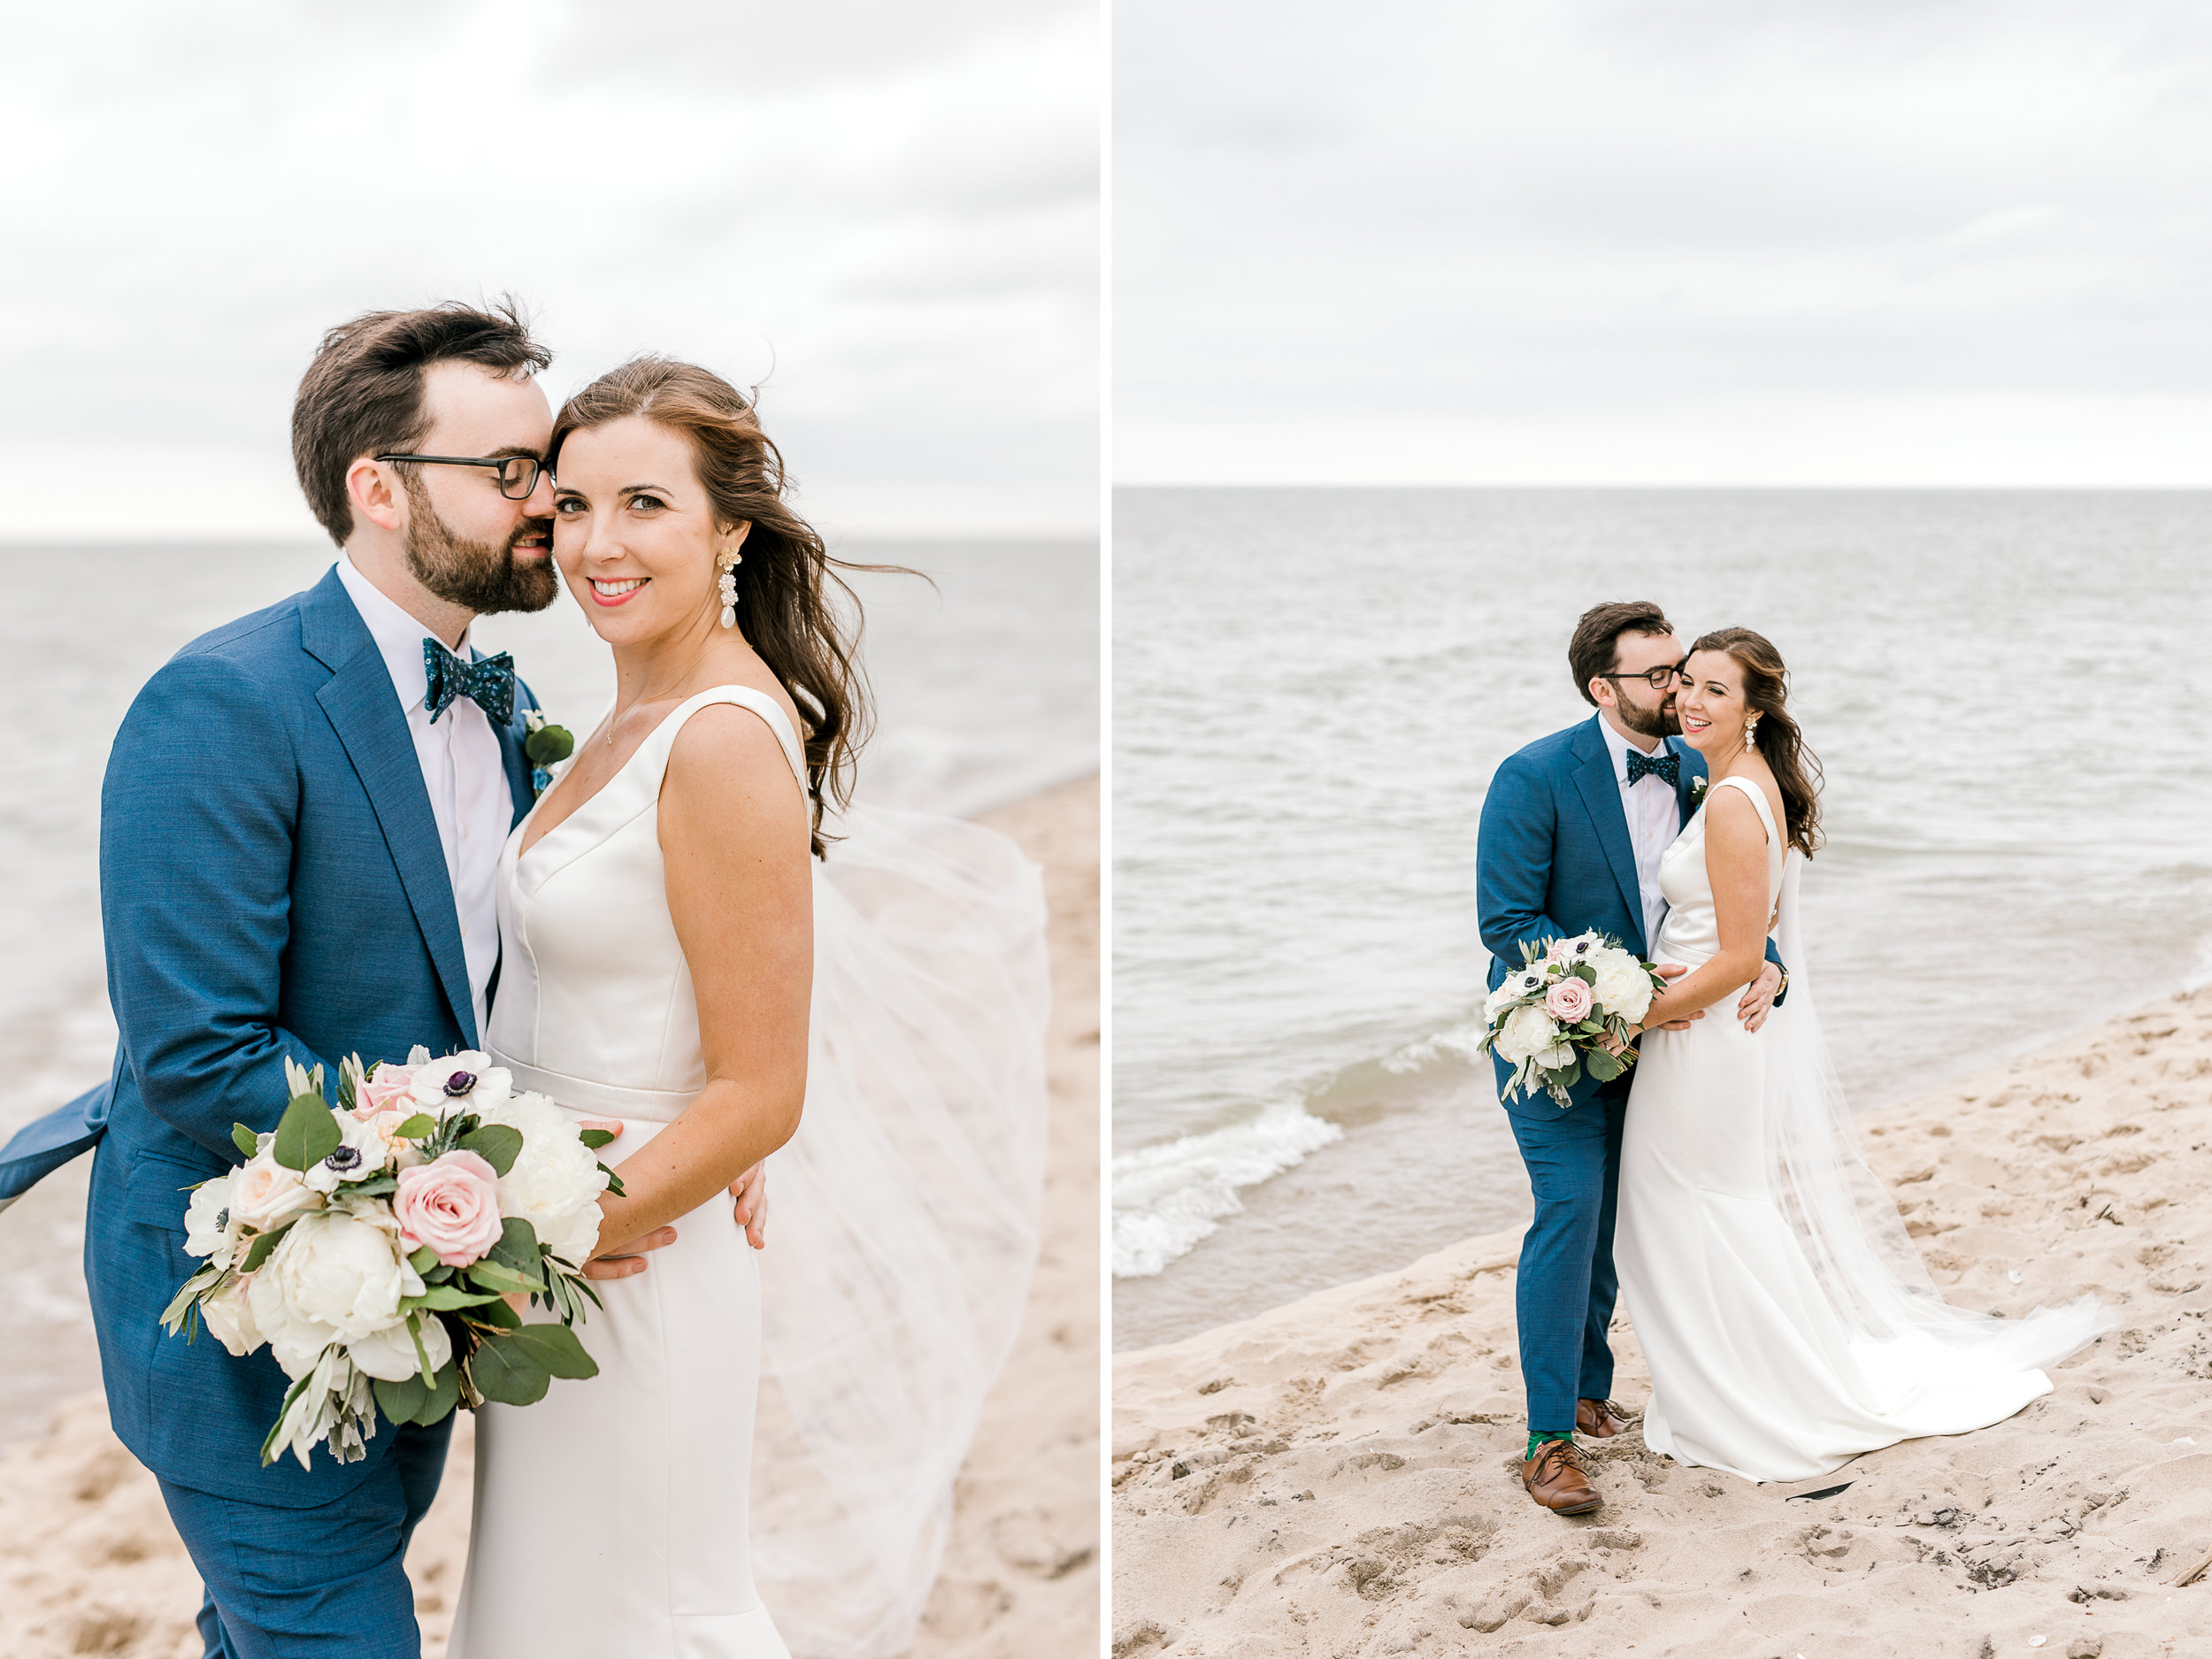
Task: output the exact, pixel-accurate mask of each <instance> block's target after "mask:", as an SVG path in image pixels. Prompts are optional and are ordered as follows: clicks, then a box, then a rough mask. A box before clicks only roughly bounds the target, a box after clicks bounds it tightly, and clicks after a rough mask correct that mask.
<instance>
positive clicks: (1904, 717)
mask: <svg viewBox="0 0 2212 1659" xmlns="http://www.w3.org/2000/svg"><path fill="white" fill-rule="evenodd" d="M2208 543H2212V495H2203V494H2194V493H2170V494H2093V493H2081V494H2076V493H2060V492H2049V493H2029V492H2007V493H1973V492H1945V493H1933V492H1910V493H1908V492H1897V493H1889V492H1876V491H1855V492H1815V491H1694V490H1680V491H1632V490H1617V491H1601V490H1581V491H1511V490H1314V491H1284V490H1156V489H1137V490H1125V491H1122V492H1120V494H1119V495H1118V501H1117V506H1116V524H1115V547H1114V556H1113V557H1114V564H1113V634H1114V639H1113V656H1112V672H1113V676H1114V687H1115V690H1114V723H1115V730H1114V736H1113V749H1114V757H1113V772H1112V787H1113V795H1112V816H1113V825H1114V836H1113V859H1114V865H1113V911H1114V915H1113V929H1114V931H1113V939H1114V964H1113V967H1114V979H1113V985H1114V1023H1113V1035H1114V1043H1113V1064H1114V1075H1113V1102H1114V1110H1113V1123H1114V1151H1115V1157H1114V1162H1113V1177H1112V1180H1113V1216H1114V1246H1113V1260H1114V1268H1115V1272H1116V1274H1117V1277H1118V1283H1117V1285H1116V1287H1115V1298H1114V1308H1115V1313H1114V1319H1115V1325H1114V1340H1115V1345H1116V1347H1117V1348H1131V1347H1141V1346H1144V1345H1146V1344H1149V1343H1153V1342H1157V1341H1164V1340H1172V1339H1173V1338H1175V1337H1177V1336H1180V1335H1184V1334H1187V1333H1191V1332H1194V1331H1197V1330H1202V1329H1204V1328H1206V1327H1208V1326H1210V1325H1216V1324H1218V1323H1221V1322H1222V1321H1224V1320H1226V1319H1232V1318H1237V1317H1243V1316H1246V1315H1248V1314H1252V1313H1256V1312H1258V1311H1260V1310H1263V1309H1265V1308H1268V1307H1271V1306H1274V1305H1276V1304H1278V1303H1280V1302H1284V1301H1286V1300H1288V1299H1289V1298H1291V1297H1294V1296H1296V1295H1299V1294H1304V1293H1305V1292H1307V1291H1309V1290H1312V1289H1317V1288H1319V1287H1321V1286H1326V1285H1331V1284H1337V1283H1341V1282H1343V1281H1345V1280H1348V1279H1356V1278H1360V1277H1363V1276H1364V1275H1366V1274H1369V1273H1373V1272H1378V1271H1385V1270H1386V1269H1390V1268H1394V1267H1396V1266H1399V1265H1401V1264H1402V1263H1405V1262H1407V1261H1409V1260H1410V1259H1412V1258H1413V1257H1414V1256H1418V1255H1420V1254H1422V1253H1423V1252H1425V1251H1427V1250H1431V1249H1434V1248H1439V1247H1440V1246H1441V1245H1444V1244H1446V1243H1448V1242H1450V1241H1451V1240H1455V1239H1457V1238H1461V1237H1463V1236H1465V1235H1467V1234H1469V1233H1479V1232H1483V1231H1486V1230H1489V1229H1492V1228H1495V1227H1498V1226H1502V1225H1508V1224H1509V1221H1510V1220H1511V1219H1512V1218H1513V1217H1515V1216H1517V1214H1519V1213H1520V1212H1521V1207H1522V1206H1523V1205H1524V1204H1525V1193H1526V1179H1525V1175H1524V1173H1523V1171H1522V1168H1521V1164H1520V1161H1519V1158H1518V1156H1517V1153H1516V1150H1515V1148H1514V1146H1513V1143H1512V1140H1511V1137H1510V1135H1509V1132H1508V1131H1507V1129H1506V1126H1505V1124H1504V1119H1503V1115H1502V1112H1501V1111H1500V1110H1499V1108H1498V1106H1497V1104H1496V1095H1495V1092H1494V1087H1493V1085H1492V1080H1491V1072H1490V1068H1489V1064H1488V1063H1487V1061H1483V1060H1478V1061H1476V1062H1474V1063H1470V1061H1469V1059H1468V1058H1467V1045H1468V1042H1469V1041H1470V1039H1471V1035H1472V1034H1474V1033H1471V1031H1470V1022H1471V1018H1472V1017H1473V1015H1474V1013H1475V1010H1476V1009H1477V1006H1478V1004H1479V1000H1480V996H1481V990H1482V985H1483V975H1484V973H1485V971H1486V965H1487V957H1486V955H1485V953H1484V951H1483V949H1482V947H1481V944H1480V941H1479V939H1478V937H1477V932H1476V923H1475V903H1474V866H1475V840H1476V826H1477V820H1478V818H1479V815H1480V812H1481V807H1482V800H1483V794H1484V790H1485V788H1486V786H1487V783H1488V780H1489V778H1490V775H1491V773H1492V772H1493V770H1494V768H1495V767H1496V765H1497V764H1498V763H1499V762H1500V761H1501V760H1502V759H1503V758H1504V757H1506V756H1508V755H1509V754H1511V753H1512V752H1513V751H1514V750H1516V749H1519V748H1520V747H1522V746H1523V745H1524V744H1525V743H1527V742H1530V741H1532V740H1534V739H1535V738H1538V737H1540V736H1542V735H1544V734H1545V733H1549V732H1553V731H1555V730H1557V729H1558V728H1560V727H1562V726H1566V725H1568V724H1569V723H1570V722H1571V721H1574V720H1577V719H1579V718H1586V716H1587V715H1588V714H1589V713H1590V710H1589V708H1588V707H1587V705H1586V704H1585V703H1583V702H1582V701H1581V699H1580V698H1579V697H1578V695H1577V694H1576V692H1575V690H1574V687H1573V686H1572V684H1571V676H1570V674H1569V672H1568V671H1567V667H1566V642H1567V639H1568V636H1569V634H1570V633H1571V630H1572V627H1573V625H1574V621H1575V618H1577V617H1578V615H1579V614H1580V613H1581V612H1582V611H1583V610H1585V609H1586V607H1587V606H1589V605H1591V604H1594V603H1598V602H1599V601H1601V600H1609V599H1623V598H1652V599H1655V600H1657V601H1659V602H1660V603H1662V604H1663V606H1664V607H1665V608H1666V610H1667V611H1668V612H1669V614H1670V615H1671V618H1673V620H1674V621H1675V622H1676V624H1677V625H1678V626H1679V627H1680V628H1681V629H1682V631H1683V633H1684V635H1685V637H1686V638H1688V637H1692V636H1694V635H1695V634H1698V633H1701V632H1703V631H1705V630H1707V629H1709V628H1714V627H1720V626H1730V625H1737V624H1740V625H1744V626H1751V627H1755V628H1757V629H1758V630H1759V631H1760V632H1762V633H1763V634H1767V635H1768V636H1769V637H1770V639H1772V640H1773V641H1775V643H1776V644H1777V645H1778V647H1779V648H1780V649H1781V651H1782V653H1783V656H1784V657H1786V659H1787V661H1788V663H1789V664H1790V666H1791V669H1792V674H1793V687H1794V690H1793V699H1794V707H1795V708H1796V710H1797V711H1798V713H1799V715H1800V718H1801V720H1802V722H1803V724H1804V726H1805V728H1806V733H1807V736H1808V740H1809V742H1810V744H1811V746H1812V747H1813V748H1814V749H1815V750H1816V751H1817V753H1818V754H1819V756H1820V758H1821V759H1822V761H1823V762H1824V764H1825V766H1826V772H1827V791H1826V795H1825V797H1824V800H1825V810H1826V825H1827V832H1828V837H1829V841H1828V845H1827V847H1826V849H1824V851H1823V852H1822V853H1821V854H1820V855H1819V856H1818V857H1816V859H1815V860H1814V862H1813V863H1812V864H1811V865H1810V866H1809V868H1808V870H1807V872H1806V876H1805V882H1804V887H1803V896H1804V905H1805V915H1806V926H1807V932H1808V936H1809V945H1808V951H1809V957H1810V960H1809V962H1808V963H1806V964H1795V965H1801V966H1802V967H1803V968H1804V969H1805V970H1806V971H1808V972H1812V973H1814V974H1816V975H1817V977H1818V979H1819V982H1820V987H1821V991H1820V995H1821V1006H1822V1012H1823V1017H1824V1022H1825V1023H1826V1025H1827V1028H1828V1033H1829V1036H1830V1040H1831V1041H1832V1044H1833V1046H1834V1048H1835V1049H1836V1058H1837V1063H1838V1065H1839V1069H1840V1071H1841V1072H1842V1074H1843V1079H1844V1082H1845V1085H1846V1087H1847V1088H1848V1089H1849V1090H1850V1091H1851V1093H1852V1095H1853V1097H1854V1100H1855V1102H1856V1103H1857V1104H1859V1105H1861V1106H1870V1105H1874V1104H1878V1103H1881V1102H1886V1101H1890V1100H1893V1099H1896V1098H1899V1097H1901V1096H1902V1095H1904V1094H1909V1093H1914V1092H1917V1091H1918V1090H1920V1089H1923V1088H1925V1087H1931V1086H1933V1085H1935V1084H1937V1083H1939V1082H1941V1081H1943V1080H1945V1079H1949V1078H1952V1077H1955V1076H1956V1075H1959V1074H1961V1073H1962V1072H1965V1071H1970V1070H1971V1069H1973V1068H1975V1067H1977V1066H1979V1065H1981V1064H1985V1063H1986V1062H1987V1061H1989V1060H1991V1059H1992V1058H1994V1057H1997V1056H2003V1055H2006V1054H2008V1053H2012V1052H2017V1051H2020V1050H2024V1049H2026V1048H2033V1047H2037V1046H2039V1045H2041V1044H2042V1043H2044V1042H2047V1041H2050V1040H2052V1039H2054V1038H2055V1037H2057V1036H2059V1035H2060V1034H2062V1033H2065V1032H2068V1031H2070V1030H2073V1029H2075V1028H2078V1027H2080V1026H2082V1025H2087V1024H2091V1023H2093V1022H2094V1021H2096V1020H2098V1019H2100V1018H2103V1017H2105V1016H2108V1015H2109V1014H2111V1013H2114V1012H2116V1011H2118V1010H2123V1009H2125V1008H2128V1007H2131V1006H2133V1005H2135V1004H2138V1003H2140V1002H2145V1001H2147V1000H2148V999H2150V998H2151V997H2152V996H2154V995H2158V994H2160V993H2162V992H2164V991H2166V990H2169V989H2170V988H2172V987H2175V986H2176V985H2177V984H2180V983H2183V982H2185V981H2189V980H2192V979H2195V978H2198V977H2201V976H2202V975H2204V974H2205V973H2206V972H2212V769H2208V767H2207V766H2206V764H2205V755H2206V753H2207V748H2206V733H2205V725H2206V710H2207V709H2208V707H2212V646H2208V635H2207V634H2206V630H2205V622H2206V618H2208V617H2212V557H2208V552H2212V549H2208ZM2093 964H2094V965H2093ZM1478 1029H1479V1028H1478Z"/></svg>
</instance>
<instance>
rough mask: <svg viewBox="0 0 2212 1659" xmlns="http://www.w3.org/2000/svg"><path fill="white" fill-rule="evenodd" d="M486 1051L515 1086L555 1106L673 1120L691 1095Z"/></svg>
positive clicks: (646, 1119)
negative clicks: (572, 1073)
mask: <svg viewBox="0 0 2212 1659" xmlns="http://www.w3.org/2000/svg"><path fill="white" fill-rule="evenodd" d="M488 1052H489V1053H490V1055H491V1057H492V1059H493V1061H494V1062H495V1064H499V1065H502V1066H504V1067H505V1068H506V1069H507V1070H508V1071H511V1072H512V1073H513V1074H514V1079H515V1087H517V1088H518V1089H529V1090H531V1091H533V1092H534V1093H536V1094H543V1095H545V1096H547V1097H548V1098H549V1099H550V1100H552V1101H553V1102H555V1103H556V1104H557V1105H561V1106H569V1107H573V1108H576V1109H578V1110H586V1111H603V1112H605V1113H608V1114H609V1115H610V1116H612V1117H617V1118H635V1119H637V1120H638V1121H639V1122H641V1123H673V1122H674V1121H675V1120H676V1118H678V1117H679V1116H680V1115H681V1114H682V1112H683V1110H684V1108H685V1107H687V1106H688V1105H690V1104H691V1102H692V1098H693V1096H692V1092H691V1091H690V1090H687V1089H663V1088H633V1087H629V1086H627V1085H626V1084H621V1083H603V1082H600V1081H598V1080H597V1079H594V1078H583V1077H571V1076H569V1075H568V1074H567V1073H565V1072H562V1071H547V1070H546V1069H545V1068H544V1067H542V1066H535V1065H530V1064H526V1063H525V1062H523V1061H520V1060H517V1059H515V1058H514V1057H513V1056H511V1055H504V1054H502V1053H500V1052H499V1050H498V1049H496V1048H493V1049H491V1050H489V1051H488Z"/></svg>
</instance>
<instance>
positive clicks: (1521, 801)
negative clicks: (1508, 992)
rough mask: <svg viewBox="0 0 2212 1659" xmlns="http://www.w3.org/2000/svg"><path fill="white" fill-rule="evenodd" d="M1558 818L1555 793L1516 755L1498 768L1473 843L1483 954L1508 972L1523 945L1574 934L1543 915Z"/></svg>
mask: <svg viewBox="0 0 2212 1659" xmlns="http://www.w3.org/2000/svg"><path fill="white" fill-rule="evenodd" d="M1557 818H1558V806H1557V803H1556V802H1555V800H1554V798H1553V795H1552V792H1551V789H1550V788H1549V787H1548V785H1547V784H1546V783H1545V781H1544V780H1543V779H1541V778H1540V777H1539V776H1537V775H1536V771H1535V768H1534V767H1533V766H1532V765H1531V764H1529V763H1528V762H1527V761H1525V760H1524V759H1523V758H1522V757H1520V756H1518V755H1516V756H1514V757H1511V758H1510V759H1509V760H1507V761H1506V762H1505V764H1502V765H1501V766H1500V767H1499V768H1498V770H1497V774H1496V775H1495V776H1494V777H1493V778H1492V779H1491V780H1490V788H1489V790H1488V792H1487V793H1486V795H1484V796H1483V800H1482V826H1481V829H1480V831H1479V833H1478V836H1477V839H1476V842H1475V917H1476V923H1477V926H1479V927H1480V929H1481V931H1482V942H1483V947H1484V949H1486V950H1488V951H1489V952H1490V954H1491V955H1492V956H1495V957H1497V958H1499V959H1500V960H1501V961H1502V962H1503V963H1504V964H1506V965H1507V967H1509V968H1517V967H1518V966H1520V964H1521V952H1520V946H1521V943H1522V941H1528V942H1529V943H1532V944H1541V943H1542V942H1543V941H1546V940H1548V939H1565V938H1567V937H1569V936H1570V935H1571V933H1573V931H1574V930H1573V929H1571V928H1567V927H1562V926H1560V925H1559V924H1558V923H1557V922H1555V921H1554V920H1553V919H1552V918H1550V917H1549V916H1548V915H1547V914H1546V913H1545V911H1544V900H1545V898H1546V896H1547V895H1548V894H1549V893H1550V891H1551V861H1552V840H1553V836H1554V834H1555V832H1556V830H1557V827H1558V825H1557Z"/></svg>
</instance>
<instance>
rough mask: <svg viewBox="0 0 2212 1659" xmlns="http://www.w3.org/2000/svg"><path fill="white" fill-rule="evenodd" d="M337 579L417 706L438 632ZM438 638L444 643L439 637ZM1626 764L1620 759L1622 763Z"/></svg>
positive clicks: (367, 586)
mask: <svg viewBox="0 0 2212 1659" xmlns="http://www.w3.org/2000/svg"><path fill="white" fill-rule="evenodd" d="M338 580H339V581H340V583H341V584H342V585H343V587H344V588H345V590H346V595H347V597H349V598H350V599H351V600H352V601H353V608H354V609H355V610H356V611H359V612H360V613H361V620H362V621H363V622H364V623H365V624H366V625H367V626H368V630H369V637H370V638H371V639H372V640H373V641H376V649H377V654H378V655H379V656H380V657H383V659H384V666H385V668H386V669H387V670H388V671H389V672H390V674H391V676H392V685H393V687H394V688H395V689H396V690H397V691H398V693H399V703H400V707H401V708H403V709H405V710H408V711H409V712H412V711H413V710H417V709H419V708H420V707H422V703H423V699H424V698H425V697H426V696H427V695H429V692H430V676H429V673H428V672H427V671H426V670H425V669H424V667H423V665H422V642H423V641H425V640H433V639H437V637H438V636H437V635H436V634H433V633H431V631H430V630H429V629H428V628H426V627H425V626H423V625H422V624H421V623H420V622H419V621H417V620H416V619H415V618H413V617H411V616H410V615H408V613H407V612H406V611H403V610H402V609H401V608H400V606H399V604H398V603H397V602H396V601H395V600H394V599H392V597H391V596H390V595H388V594H386V593H385V592H384V590H383V589H382V588H379V587H377V586H376V584H375V583H373V582H372V581H371V580H369V579H368V578H367V577H365V576H364V575H363V574H362V573H361V572H360V570H359V568H358V567H357V566H356V565H355V564H354V562H353V560H352V558H351V557H349V555H347V554H345V553H343V552H341V553H340V554H339V555H338ZM438 642H439V643H440V644H441V645H442V644H444V643H445V641H442V640H439V641H438ZM457 656H458V657H460V659H461V660H462V661H463V662H467V661H469V660H470V659H471V657H472V652H471V650H470V649H469V641H468V635H467V634H463V635H462V636H461V649H460V650H459V651H458V652H457ZM1620 764H1621V765H1623V766H1625V765H1626V764H1628V763H1627V762H1626V761H1623V762H1621V763H1620Z"/></svg>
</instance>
